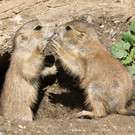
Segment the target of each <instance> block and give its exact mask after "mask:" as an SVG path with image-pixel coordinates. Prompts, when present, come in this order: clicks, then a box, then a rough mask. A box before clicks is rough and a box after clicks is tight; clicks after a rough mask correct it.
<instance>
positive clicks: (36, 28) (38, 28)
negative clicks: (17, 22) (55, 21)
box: [34, 25, 43, 31]
mask: <svg viewBox="0 0 135 135" xmlns="http://www.w3.org/2000/svg"><path fill="white" fill-rule="evenodd" d="M42 28H43V27H42V26H40V25H38V26H36V27H35V29H34V30H35V31H39V30H41V29H42Z"/></svg>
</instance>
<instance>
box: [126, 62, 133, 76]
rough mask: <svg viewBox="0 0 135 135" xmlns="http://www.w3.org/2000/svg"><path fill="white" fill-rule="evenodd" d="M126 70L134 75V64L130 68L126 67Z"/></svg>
mask: <svg viewBox="0 0 135 135" xmlns="http://www.w3.org/2000/svg"><path fill="white" fill-rule="evenodd" d="M127 68H128V69H129V71H130V72H131V73H132V74H135V64H133V65H132V66H127Z"/></svg>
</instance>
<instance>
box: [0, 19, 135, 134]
mask: <svg viewBox="0 0 135 135" xmlns="http://www.w3.org/2000/svg"><path fill="white" fill-rule="evenodd" d="M128 24H129V22H128V20H127V22H125V23H123V22H120V21H119V20H113V19H112V18H105V17H100V18H97V19H94V18H93V20H92V25H93V27H94V28H95V29H96V31H97V33H98V35H99V38H100V40H101V42H102V43H103V45H104V47H105V48H106V49H107V50H108V51H109V48H110V45H111V44H112V43H115V42H117V41H118V40H119V39H120V37H121V33H122V32H124V31H127V26H128ZM48 59H51V57H48ZM51 62H53V59H51ZM1 72H2V71H1ZM2 73H3V72H2ZM3 78H4V74H3V77H2V76H1V83H2V79H3ZM77 81H78V80H77V79H76V78H73V77H71V76H69V75H67V74H66V72H65V71H63V70H62V69H60V71H59V72H58V73H57V75H55V76H49V77H46V78H44V79H42V80H41V88H40V89H39V100H38V103H37V104H36V105H35V106H36V107H35V109H34V110H33V111H34V112H35V116H36V119H35V120H34V121H33V122H25V121H12V122H10V121H5V120H4V119H3V118H2V117H0V135H31V134H33V135H38V134H41V135H135V128H134V127H135V126H134V123H135V117H134V116H120V115H117V114H112V115H108V116H107V117H105V118H98V119H77V118H74V115H75V114H76V113H78V112H80V111H82V110H83V109H87V107H86V106H85V105H84V99H85V97H84V96H83V90H81V89H79V87H78V86H77ZM131 108H135V101H133V103H132V105H131Z"/></svg>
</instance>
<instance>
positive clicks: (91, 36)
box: [57, 21, 99, 49]
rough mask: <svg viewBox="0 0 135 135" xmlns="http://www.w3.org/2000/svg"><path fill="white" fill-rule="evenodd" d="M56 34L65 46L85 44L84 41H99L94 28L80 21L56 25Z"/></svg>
mask: <svg viewBox="0 0 135 135" xmlns="http://www.w3.org/2000/svg"><path fill="white" fill-rule="evenodd" d="M57 35H58V37H59V40H60V42H61V44H62V46H64V47H65V48H67V49H68V48H73V49H74V48H76V47H77V46H86V44H85V43H86V42H90V41H94V40H96V41H99V40H98V36H97V34H96V32H95V30H94V29H93V28H92V27H91V26H89V25H88V24H86V23H84V22H81V21H72V22H69V23H66V24H64V25H62V26H59V27H58V30H57Z"/></svg>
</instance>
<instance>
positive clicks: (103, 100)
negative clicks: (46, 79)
mask: <svg viewBox="0 0 135 135" xmlns="http://www.w3.org/2000/svg"><path fill="white" fill-rule="evenodd" d="M53 48H54V50H55V51H56V53H57V54H58V55H59V59H60V61H61V63H62V65H63V67H64V68H65V69H67V70H69V71H70V72H71V74H73V75H75V76H79V77H80V80H81V87H82V88H84V89H85V91H84V93H85V95H86V101H85V103H86V105H88V111H82V112H80V113H78V114H77V117H82V116H87V117H91V118H92V117H104V116H106V115H107V114H109V113H118V114H121V115H135V112H132V111H128V110H127V109H126V105H127V102H128V101H129V100H130V99H131V95H132V89H133V82H132V78H131V76H130V74H129V72H128V71H127V70H126V69H125V67H124V66H123V65H122V64H121V63H120V62H119V61H118V60H117V59H115V58H114V57H113V56H112V55H111V54H110V53H109V52H107V50H106V49H105V48H104V47H103V46H102V44H101V43H100V42H99V40H98V36H97V34H96V32H95V31H94V29H93V28H92V27H90V26H89V25H87V24H85V23H83V22H79V21H73V22H69V23H67V24H65V25H62V26H60V27H59V28H58V30H57V39H56V40H54V41H53ZM91 108H92V111H91V110H90V109H91Z"/></svg>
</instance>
